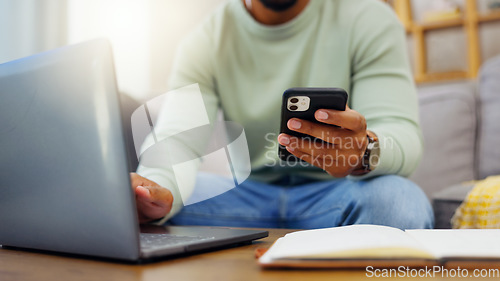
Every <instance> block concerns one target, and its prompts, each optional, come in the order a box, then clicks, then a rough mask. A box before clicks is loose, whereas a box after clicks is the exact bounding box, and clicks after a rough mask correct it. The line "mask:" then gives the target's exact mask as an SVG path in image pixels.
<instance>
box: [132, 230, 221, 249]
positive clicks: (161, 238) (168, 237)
mask: <svg viewBox="0 0 500 281" xmlns="http://www.w3.org/2000/svg"><path fill="white" fill-rule="evenodd" d="M140 237H141V248H143V249H151V248H164V247H166V246H175V245H181V244H188V243H192V242H200V241H206V240H212V239H215V237H201V236H179V235H173V234H156V233H141V235H140Z"/></svg>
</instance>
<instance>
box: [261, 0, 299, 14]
mask: <svg viewBox="0 0 500 281" xmlns="http://www.w3.org/2000/svg"><path fill="white" fill-rule="evenodd" d="M259 1H260V2H261V3H262V4H263V5H264V6H265V7H266V8H268V9H269V10H273V11H275V12H282V11H285V10H288V9H289V8H290V7H292V6H293V5H295V3H297V0H259Z"/></svg>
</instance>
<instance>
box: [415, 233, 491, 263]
mask: <svg viewBox="0 0 500 281" xmlns="http://www.w3.org/2000/svg"><path fill="white" fill-rule="evenodd" d="M406 233H408V235H410V236H412V237H413V238H414V239H415V240H417V241H419V242H420V244H422V245H423V247H425V248H426V249H427V250H428V251H429V252H431V253H433V255H435V256H436V257H438V258H500V229H434V230H430V229H429V230H407V231H406Z"/></svg>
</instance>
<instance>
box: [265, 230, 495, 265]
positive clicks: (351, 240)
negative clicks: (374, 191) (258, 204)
mask: <svg viewBox="0 0 500 281" xmlns="http://www.w3.org/2000/svg"><path fill="white" fill-rule="evenodd" d="M499 237H500V229H487V230H486V229H485V230H478V229H460V230H454V229H448V230H445V229H443V230H441V229H440V230H406V231H403V230H400V229H397V228H393V227H387V226H377V225H352V226H343V227H336V228H325V229H317V230H305V231H298V232H293V233H290V234H287V235H285V236H284V237H282V238H279V239H278V240H277V241H276V242H275V243H274V244H273V245H272V246H271V248H269V250H267V251H266V252H265V253H264V254H263V255H262V256H261V257H260V258H259V264H260V265H261V266H262V267H266V268H270V267H304V268H307V267H310V268H315V267H316V268H321V267H324V268H366V267H367V266H373V267H398V266H414V267H422V266H432V265H441V264H445V263H446V262H449V261H456V260H462V261H472V262H473V261H481V260H490V261H491V260H493V261H498V262H500V242H499V241H500V240H499Z"/></svg>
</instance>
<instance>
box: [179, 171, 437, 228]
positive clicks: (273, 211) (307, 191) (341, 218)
mask: <svg viewBox="0 0 500 281" xmlns="http://www.w3.org/2000/svg"><path fill="white" fill-rule="evenodd" d="M227 180H228V179H226V178H222V177H220V176H216V175H211V174H207V173H200V174H199V175H198V178H197V182H196V184H197V185H198V184H200V185H208V186H207V187H210V186H217V185H218V184H224V183H223V181H227ZM202 188H203V187H202ZM170 223H171V224H174V225H207V226H233V227H255V228H293V229H312V228H324V227H333V226H342V225H351V224H378V225H387V226H393V227H397V228H400V229H411V228H432V227H433V224H434V215H433V211H432V207H431V205H430V204H429V201H428V199H427V197H426V196H425V194H424V193H423V192H422V190H421V189H420V188H419V187H418V186H417V185H416V184H414V183H413V182H411V181H410V180H408V179H406V178H403V177H399V176H393V175H388V176H379V177H376V178H372V179H368V180H363V181H352V180H349V179H334V180H331V181H313V182H311V181H310V180H306V179H304V178H300V177H293V176H289V177H286V178H285V179H283V180H281V181H280V182H278V183H276V184H267V183H262V182H256V181H251V180H246V181H245V182H243V183H242V184H240V185H239V186H238V187H236V188H233V189H231V190H229V191H227V192H225V193H223V194H221V195H219V196H216V197H214V198H211V199H208V200H206V201H202V202H199V203H196V204H192V205H188V206H186V207H184V208H183V209H182V210H181V211H180V212H179V213H178V214H177V215H176V216H175V217H173V218H172V219H171V220H170Z"/></svg>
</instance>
